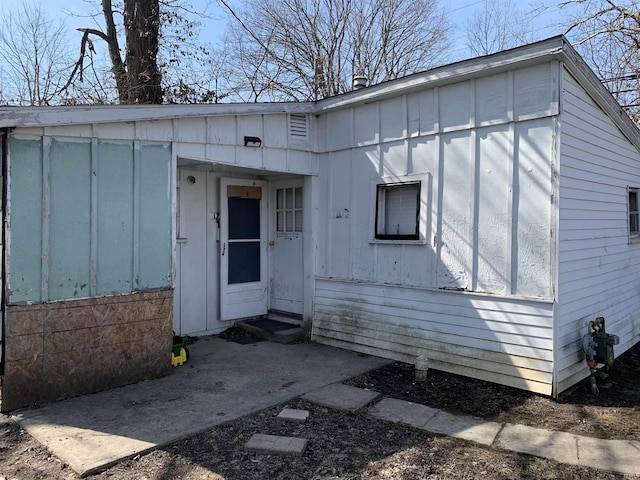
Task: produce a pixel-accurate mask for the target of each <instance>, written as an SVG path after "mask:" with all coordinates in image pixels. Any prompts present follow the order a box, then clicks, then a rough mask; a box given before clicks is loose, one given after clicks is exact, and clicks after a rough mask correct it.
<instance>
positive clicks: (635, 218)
mask: <svg viewBox="0 0 640 480" xmlns="http://www.w3.org/2000/svg"><path fill="white" fill-rule="evenodd" d="M628 191H629V205H628V208H629V238H630V239H631V240H640V211H639V210H638V189H637V188H628Z"/></svg>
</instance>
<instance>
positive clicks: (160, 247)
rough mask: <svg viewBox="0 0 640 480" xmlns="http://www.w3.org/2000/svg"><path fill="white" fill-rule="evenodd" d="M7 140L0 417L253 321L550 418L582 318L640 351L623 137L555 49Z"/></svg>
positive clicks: (627, 144)
mask: <svg viewBox="0 0 640 480" xmlns="http://www.w3.org/2000/svg"><path fill="white" fill-rule="evenodd" d="M0 128H2V129H3V130H2V132H3V144H2V153H3V155H2V161H3V169H2V171H3V172H4V174H5V175H4V181H3V191H4V195H3V204H2V209H3V212H4V223H3V225H4V228H5V231H4V235H3V238H4V239H6V242H5V243H4V245H3V246H2V249H3V255H4V258H5V263H4V265H6V271H4V272H2V273H3V276H2V277H3V285H4V287H5V288H4V295H3V300H2V308H3V311H2V313H3V335H4V338H3V344H2V346H3V357H2V358H3V364H2V367H3V370H2V375H3V382H2V405H1V407H0V408H1V409H2V410H3V411H6V410H10V409H13V408H17V407H21V406H25V405H29V404H31V403H34V402H42V401H49V400H55V399H59V398H64V397H65V396H72V395H78V394H82V393H87V392H90V391H96V390H99V389H103V388H109V387H112V386H116V385H121V384H124V383H129V382H133V381H138V380H140V379H142V378H150V377H153V376H158V375H163V374H166V373H168V371H169V370H170V368H171V367H170V355H169V345H170V340H171V330H172V329H173V330H175V331H176V332H177V333H179V334H183V335H204V334H215V333H219V332H221V331H222V330H224V329H226V328H228V327H229V326H231V325H233V323H234V322H235V321H236V320H238V319H242V318H247V317H256V316H263V315H267V314H268V313H269V312H270V311H271V312H272V311H277V312H284V313H286V314H287V315H288V318H289V319H290V320H291V321H297V322H300V323H305V324H306V325H311V326H312V329H311V332H312V339H313V340H314V341H316V342H319V343H325V344H330V345H336V346H339V347H343V348H348V349H351V350H356V351H360V352H365V353H370V354H374V355H378V356H382V357H387V358H391V359H398V360H402V361H406V362H410V363H413V362H415V361H416V358H417V357H420V356H426V357H427V358H428V359H429V365H430V366H431V367H433V368H437V369H441V370H444V371H448V372H455V373H459V374H463V375H468V376H473V377H476V378H481V379H485V380H489V381H492V382H497V383H501V384H505V385H511V386H514V387H518V388H522V389H525V390H530V391H535V392H539V393H543V394H545V395H557V394H559V393H560V392H562V391H563V390H564V389H566V388H568V387H570V386H571V385H573V384H575V383H576V382H577V381H579V380H580V379H582V378H584V377H586V376H587V375H588V373H589V370H588V368H587V365H586V362H585V361H584V353H583V351H582V337H583V336H584V334H585V333H586V332H587V322H588V321H589V320H593V319H595V317H597V316H604V317H606V319H607V330H608V332H609V333H613V334H616V335H618V336H619V337H620V345H618V346H617V347H616V354H620V353H622V352H624V351H625V350H626V349H628V348H629V347H631V346H632V345H634V344H635V343H636V342H638V340H640V319H639V318H638V315H637V313H636V312H638V311H640V295H639V293H640V256H639V255H638V253H639V252H640V250H638V249H640V229H639V221H638V191H639V189H640V131H639V130H638V129H637V128H636V126H635V125H634V124H633V123H632V122H631V121H630V120H629V118H628V117H627V116H626V114H625V113H624V112H623V111H622V109H621V108H620V107H619V106H618V105H617V104H616V102H615V101H614V100H613V98H612V97H611V95H610V94H609V93H608V92H607V91H606V89H605V88H604V87H603V86H602V85H601V84H600V83H599V82H598V80H597V78H596V76H595V75H594V74H593V72H591V71H590V70H589V68H588V67H587V66H586V64H585V63H584V61H583V60H582V59H581V58H580V57H579V56H578V55H577V54H576V52H575V51H574V50H573V48H572V47H571V46H570V45H569V44H568V42H567V41H566V39H564V38H563V37H556V38H552V39H549V40H546V41H543V42H539V43H536V44H532V45H527V46H523V47H520V48H516V49H513V50H509V51H505V52H501V53H497V54H494V55H491V56H487V57H482V58H477V59H472V60H467V61H463V62H459V63H455V64H452V65H446V66H443V67H440V68H437V69H434V70H430V71H427V72H424V73H420V74H416V75H412V76H409V77H406V78H402V79H398V80H394V81H389V82H386V83H383V84H380V85H375V86H371V87H367V88H364V89H361V90H357V91H354V92H351V93H348V94H345V95H341V96H338V97H334V98H329V99H325V100H321V101H318V102H315V103H313V102H311V103H277V104H250V105H242V104H231V105H228V104H227V105H224V104H220V105H192V106H176V105H163V106H145V107H138V106H130V107H48V108H0ZM165 348H166V350H165ZM300 368H304V365H301V366H300Z"/></svg>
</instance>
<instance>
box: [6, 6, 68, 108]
mask: <svg viewBox="0 0 640 480" xmlns="http://www.w3.org/2000/svg"><path fill="white" fill-rule="evenodd" d="M0 18H1V21H2V27H1V30H0V59H2V63H3V66H2V85H1V86H0V88H2V89H3V90H4V88H5V86H8V85H11V88H10V90H11V91H9V92H8V91H3V92H1V93H2V97H3V101H4V102H8V101H11V102H15V103H21V104H28V105H49V104H50V103H52V102H56V101H58V100H59V98H58V96H57V94H58V91H59V89H60V87H61V85H63V84H64V82H65V80H66V78H67V76H68V75H69V70H70V68H71V66H72V65H71V64H70V63H69V62H68V58H69V51H68V48H67V45H68V38H67V36H66V34H65V28H64V24H63V22H62V21H56V20H55V19H54V18H51V16H50V15H48V14H47V13H46V12H44V11H43V10H42V6H41V5H40V4H36V3H22V4H18V5H17V6H16V7H15V8H14V9H12V10H3V12H2V15H1V16H0Z"/></svg>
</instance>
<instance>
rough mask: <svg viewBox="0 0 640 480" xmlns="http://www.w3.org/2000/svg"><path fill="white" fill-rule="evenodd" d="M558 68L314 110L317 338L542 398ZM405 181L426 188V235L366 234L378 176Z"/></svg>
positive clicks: (547, 359) (547, 370) (547, 384)
mask: <svg viewBox="0 0 640 480" xmlns="http://www.w3.org/2000/svg"><path fill="white" fill-rule="evenodd" d="M558 76H559V64H558V63H557V62H550V63H544V64H542V65H538V66H536V67H529V68H526V69H523V70H518V71H510V72H504V73H500V74H497V75H493V76H490V77H487V78H480V79H475V80H467V81H464V82H459V83H456V84H452V85H447V86H441V87H438V88H431V89H427V90H424V91H421V92H417V93H412V94H409V95H398V96H397V97H395V98H389V99H385V100H380V101H377V102H371V103H368V104H365V105H358V106H354V107H350V108H344V109H342V110H336V111H330V112H328V113H326V114H324V115H321V116H320V118H319V119H318V123H319V131H320V137H319V145H320V148H321V150H322V151H323V153H322V154H321V155H320V157H319V171H320V180H319V183H320V186H319V188H320V190H321V191H323V192H324V198H321V200H320V208H319V210H318V215H319V228H318V231H319V232H325V233H324V237H323V238H322V240H321V241H318V256H317V273H318V276H319V278H318V280H317V287H316V308H315V322H316V323H315V324H314V338H315V339H316V340H318V341H321V342H325V343H330V344H335V345H339V346H349V348H354V349H356V350H357V349H360V350H363V351H367V352H369V353H375V354H378V355H382V356H387V357H389V358H399V359H402V360H405V361H412V359H414V358H415V355H416V354H417V353H418V352H419V351H420V349H427V350H428V355H430V356H432V357H433V358H434V359H435V361H436V364H437V365H438V366H439V367H440V368H442V369H444V370H448V371H455V372H458V373H463V374H466V375H474V376H476V375H478V376H480V378H486V379H488V380H492V381H496V382H498V383H506V384H509V385H514V386H518V387H520V388H525V389H529V390H534V391H539V392H544V393H547V394H549V393H550V392H551V383H552V378H551V372H552V365H553V364H552V325H551V315H552V313H551V312H552V309H551V305H552V302H553V294H554V285H553V278H554V275H553V268H552V262H553V259H554V258H555V257H554V255H555V248H554V246H555V240H554V238H553V237H552V228H553V226H554V225H555V210H554V208H555V207H554V206H553V205H552V203H551V198H552V195H553V194H554V193H555V192H554V188H555V186H554V184H553V181H552V180H553V168H552V166H553V164H554V162H555V155H556V152H555V141H556V135H557V131H556V128H555V120H554V115H556V114H557V111H558V92H557V88H558ZM406 175H422V176H423V178H424V182H423V188H427V189H428V193H427V196H426V204H425V205H423V206H422V207H421V208H424V209H423V210H421V216H422V219H421V221H422V222H425V225H424V226H425V228H424V231H425V232H426V234H424V235H423V236H422V237H421V241H418V242H416V241H413V242H402V241H377V240H374V239H373V235H372V232H373V228H372V227H371V225H372V222H373V221H374V216H375V208H372V206H373V205H375V200H376V199H375V195H376V193H375V186H376V182H377V181H378V180H380V179H381V178H385V179H391V180H400V181H401V180H402V179H403V177H404V176H406ZM321 197H322V194H321ZM344 212H348V215H346V214H344ZM444 289H449V290H451V289H458V290H461V291H456V292H452V291H447V290H444ZM407 292H411V293H410V294H408V293H407ZM470 292H478V293H480V295H476V294H472V293H470ZM484 294H490V295H491V297H490V298H491V301H490V304H491V306H490V307H485V305H484V304H483V302H484V301H485V295H484ZM405 295H410V296H411V302H415V303H411V304H412V305H414V306H407V303H406V302H405V301H404V300H401V299H404V298H405ZM532 300H534V301H533V303H531V301H532ZM514 305H515V306H516V307H514ZM523 305H527V306H532V305H533V306H532V310H528V311H526V312H525V311H524V310H518V308H519V306H523ZM514 308H515V309H516V310H517V313H515V314H514V313H513V309H514ZM525 310H526V309H525ZM418 312H419V313H418ZM487 312H489V313H487ZM354 319H356V320H357V321H354ZM376 332H377V333H376ZM505 332H509V333H505ZM505 335H506V336H505ZM478 338H482V341H477V339H478ZM474 365H475V366H474Z"/></svg>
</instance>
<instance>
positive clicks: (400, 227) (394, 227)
mask: <svg viewBox="0 0 640 480" xmlns="http://www.w3.org/2000/svg"><path fill="white" fill-rule="evenodd" d="M419 228H420V182H405V183H386V184H380V185H378V186H377V191H376V230H375V238H376V239H379V240H419V238H420V230H419Z"/></svg>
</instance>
